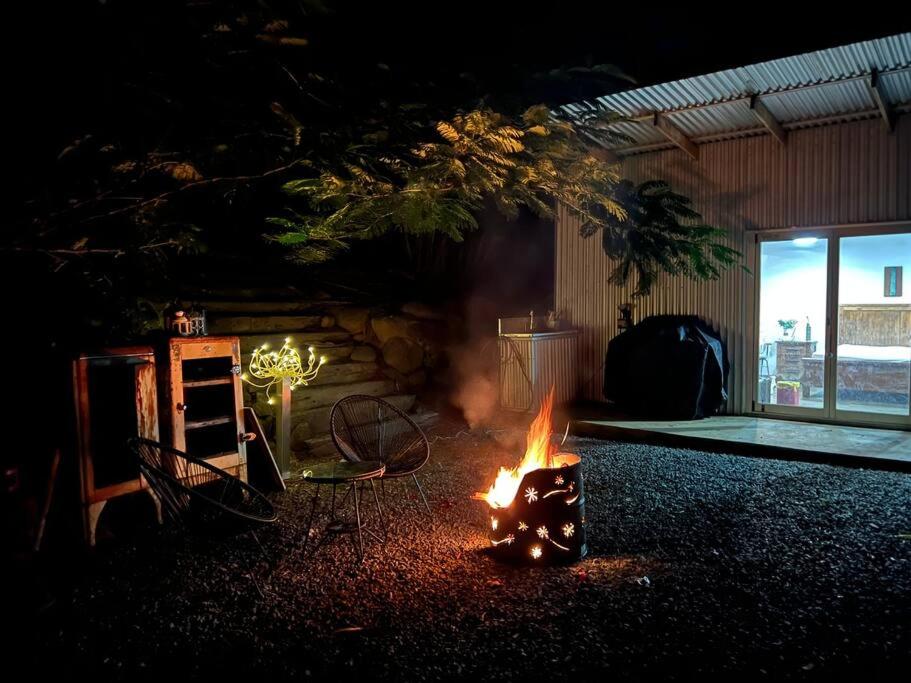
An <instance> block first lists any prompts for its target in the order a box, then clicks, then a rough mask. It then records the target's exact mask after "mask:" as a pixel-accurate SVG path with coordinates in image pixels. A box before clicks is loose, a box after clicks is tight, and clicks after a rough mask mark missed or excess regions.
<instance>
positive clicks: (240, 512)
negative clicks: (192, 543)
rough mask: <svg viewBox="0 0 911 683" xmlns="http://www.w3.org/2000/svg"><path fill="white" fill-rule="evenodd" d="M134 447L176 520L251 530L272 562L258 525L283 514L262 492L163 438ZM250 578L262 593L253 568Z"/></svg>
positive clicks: (221, 531) (217, 529)
mask: <svg viewBox="0 0 911 683" xmlns="http://www.w3.org/2000/svg"><path fill="white" fill-rule="evenodd" d="M129 446H130V449H131V450H132V451H133V454H134V455H135V456H136V458H137V459H138V460H139V470H140V472H141V473H142V476H143V477H144V478H145V480H146V481H147V482H148V483H149V487H150V488H151V489H152V491H153V492H154V493H155V495H156V496H157V497H158V499H159V501H160V503H161V507H162V509H163V510H164V511H165V512H166V514H167V515H168V517H169V518H170V519H172V520H173V521H174V522H176V523H178V524H181V525H185V526H189V527H191V528H193V529H194V530H196V531H202V530H205V531H207V532H210V533H214V534H217V535H222V536H228V535H231V536H233V535H240V534H250V535H251V536H252V537H253V539H254V540H255V541H256V545H257V546H259V550H260V552H262V554H263V557H265V559H266V561H267V562H269V561H271V558H270V557H269V555H268V554H267V553H266V551H265V549H264V548H263V546H262V544H261V543H260V542H259V538H258V537H257V535H256V528H258V527H261V526H265V525H268V524H272V523H273V522H275V520H276V519H277V518H278V515H277V514H276V512H275V507H274V506H273V505H272V503H271V502H270V501H269V499H268V498H266V497H265V496H264V495H263V494H262V493H260V492H259V491H257V490H256V489H255V488H253V487H252V486H250V485H249V484H247V483H246V482H244V481H242V480H240V479H238V478H237V477H235V476H233V475H231V474H229V473H227V472H225V471H224V470H222V469H220V468H218V467H215V466H214V465H212V464H210V463H208V462H206V461H205V460H201V459H199V458H195V457H193V456H192V455H188V454H187V453H184V452H183V451H179V450H177V449H176V448H171V447H169V446H165V445H163V444H160V443H158V442H157V441H151V440H149V439H141V438H133V439H130V442H129ZM249 576H250V579H251V580H252V581H253V584H254V586H255V587H256V590H257V591H258V592H259V593H260V595H262V590H260V587H259V584H258V583H257V581H256V578H255V577H254V575H253V572H252V570H251V571H250V572H249Z"/></svg>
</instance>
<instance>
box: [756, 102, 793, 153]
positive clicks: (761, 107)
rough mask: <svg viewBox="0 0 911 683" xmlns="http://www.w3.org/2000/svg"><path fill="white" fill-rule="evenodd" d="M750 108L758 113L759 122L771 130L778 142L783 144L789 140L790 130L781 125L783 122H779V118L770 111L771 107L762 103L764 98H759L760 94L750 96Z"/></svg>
mask: <svg viewBox="0 0 911 683" xmlns="http://www.w3.org/2000/svg"><path fill="white" fill-rule="evenodd" d="M750 110H751V111H752V112H753V113H754V114H756V118H757V119H759V122H760V123H761V124H762V125H763V126H765V127H766V128H768V130H769V132H770V133H771V134H772V135H774V136H775V139H776V140H778V142H780V143H781V144H782V145H783V144H785V143H786V142H787V141H788V132H787V131H786V130H785V129H784V128H782V127H781V124H780V123H778V119H776V118H775V116H774V115H773V114H772V112H770V111H769V108H768V107H766V106H765V104H763V103H762V100H760V99H759V95H753V96H752V97H750Z"/></svg>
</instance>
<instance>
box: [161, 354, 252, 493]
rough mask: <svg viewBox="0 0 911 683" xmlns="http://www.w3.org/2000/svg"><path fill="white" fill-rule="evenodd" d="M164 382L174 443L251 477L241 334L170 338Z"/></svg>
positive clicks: (179, 447) (238, 473) (242, 475)
mask: <svg viewBox="0 0 911 683" xmlns="http://www.w3.org/2000/svg"><path fill="white" fill-rule="evenodd" d="M164 382H165V383H166V386H165V392H164V393H165V396H166V400H167V410H166V414H167V418H168V422H169V428H170V440H171V443H172V445H173V446H174V447H175V448H177V449H178V450H182V451H186V452H187V453H189V454H190V455H193V456H196V457H198V458H204V459H206V460H208V461H209V462H211V463H212V464H213V465H215V466H216V467H220V468H222V469H224V470H227V471H228V472H230V473H232V474H234V475H236V476H237V477H240V478H241V479H243V480H244V481H246V480H247V457H246V447H245V443H244V439H245V438H246V437H245V432H246V430H245V429H244V415H243V392H242V390H241V385H240V382H241V380H240V342H239V340H238V339H237V337H186V338H176V339H171V340H169V342H168V372H167V373H166V376H165V378H164Z"/></svg>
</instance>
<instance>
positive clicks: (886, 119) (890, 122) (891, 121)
mask: <svg viewBox="0 0 911 683" xmlns="http://www.w3.org/2000/svg"><path fill="white" fill-rule="evenodd" d="M870 96H871V97H872V98H873V102H874V103H875V104H876V108H877V109H878V110H879V114H880V116H882V117H883V123H884V124H885V126H886V130H888V131H889V132H890V133H891V132H892V131H893V130H894V129H895V112H894V111H892V107H891V106H890V105H889V100H888V99H887V98H886V96H885V94H883V91H882V81H881V79H880V75H879V72H878V71H877V70H876V69H873V70H872V71H871V72H870Z"/></svg>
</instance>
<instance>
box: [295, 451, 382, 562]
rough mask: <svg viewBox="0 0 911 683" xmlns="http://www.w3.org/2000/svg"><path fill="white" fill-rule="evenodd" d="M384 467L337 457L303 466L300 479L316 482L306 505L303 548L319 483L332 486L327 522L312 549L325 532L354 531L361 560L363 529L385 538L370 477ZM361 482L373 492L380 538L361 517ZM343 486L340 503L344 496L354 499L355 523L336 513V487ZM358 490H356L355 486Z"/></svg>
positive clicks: (374, 488)
mask: <svg viewBox="0 0 911 683" xmlns="http://www.w3.org/2000/svg"><path fill="white" fill-rule="evenodd" d="M385 471H386V466H385V465H384V464H383V463H381V462H348V461H347V460H340V461H338V462H323V463H319V464H317V465H313V466H312V467H307V468H306V469H304V471H303V472H302V475H301V476H302V478H303V480H304V481H305V482H309V483H311V484H316V491H315V492H314V494H313V501H312V502H311V504H310V518H309V519H308V520H307V532H306V535H305V537H304V550H303V552H306V551H307V543H308V542H309V541H310V530H311V528H312V527H313V517H314V514H315V513H316V506H317V504H318V503H319V494H320V488H321V487H322V486H324V485H325V486H331V487H332V506H331V513H330V520H329V524H327V525H326V529H325V531H326V534H324V536H323V537H322V538H321V539H320V541H319V543H318V544H317V546H316V548H315V549H314V552H316V550H318V549H319V547H320V546H321V545H322V544H323V541H324V540H325V538H326V537H327V536H329V535H337V534H343V533H348V534H354V533H355V532H356V533H357V557H358V560H359V561H360V560H362V559H364V532H365V531H366V532H367V533H368V534H370V535H371V536H373V537H374V538H376V539H377V540H378V541H382V540H385V537H386V521H385V520H384V518H383V511H382V509H381V508H380V499H379V498H378V497H377V495H376V487H375V486H374V482H373V480H374V479H377V478H378V477H381V476H383V473H384V472H385ZM364 482H370V490H371V491H372V493H373V501H374V503H376V513H377V515H378V516H379V520H380V525H381V527H382V530H383V538H382V539H381V538H380V537H379V536H378V535H377V534H375V533H374V532H373V531H372V530H370V529H369V528H368V527H366V526H365V525H364V523H363V521H362V520H361V503H360V497H361V495H363V487H364ZM340 486H341V487H344V489H345V495H344V497H343V498H342V502H341V503H340V505H344V503H345V501H346V500H347V499H348V496H352V497H353V498H354V514H355V520H356V521H355V522H353V523H352V522H345V521H343V520H341V519H339V518H338V517H337V516H336V507H337V506H336V502H335V500H336V494H337V491H338V488H339V487H340ZM359 487H360V488H361V491H358V488H359Z"/></svg>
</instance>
